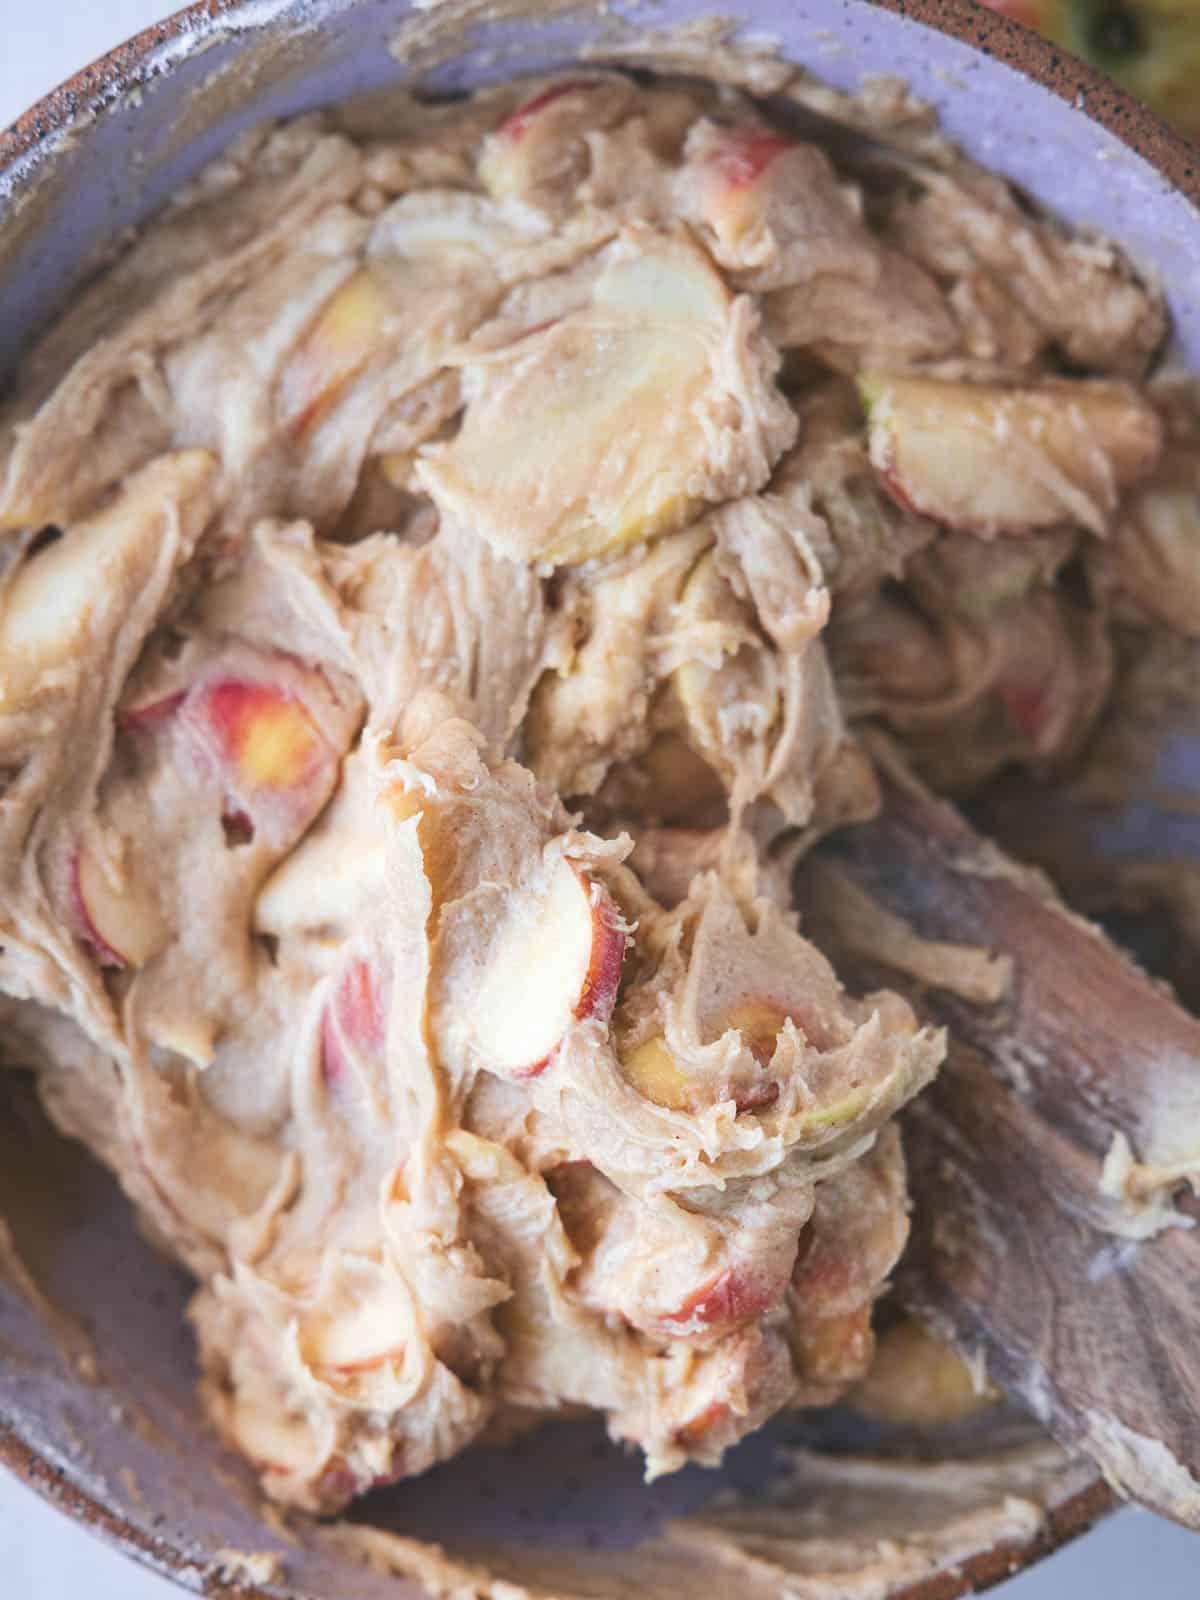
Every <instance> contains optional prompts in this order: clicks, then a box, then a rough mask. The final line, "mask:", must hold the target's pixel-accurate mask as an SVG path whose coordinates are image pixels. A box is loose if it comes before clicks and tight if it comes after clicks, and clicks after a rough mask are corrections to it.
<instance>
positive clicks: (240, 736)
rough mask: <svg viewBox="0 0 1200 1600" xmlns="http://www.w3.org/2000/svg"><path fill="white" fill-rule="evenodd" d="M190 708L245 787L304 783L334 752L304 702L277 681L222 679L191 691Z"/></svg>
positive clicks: (271, 787)
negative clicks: (196, 691) (277, 683)
mask: <svg viewBox="0 0 1200 1600" xmlns="http://www.w3.org/2000/svg"><path fill="white" fill-rule="evenodd" d="M189 710H190V711H192V712H193V713H194V715H195V716H196V718H197V719H198V720H199V721H200V722H201V723H203V724H204V725H205V726H206V727H207V729H208V730H209V731H210V734H211V738H212V741H213V743H214V745H215V747H216V751H217V753H218V755H219V756H220V758H221V760H222V761H223V762H224V763H225V764H226V765H227V766H228V767H229V768H230V770H231V772H232V774H233V775H234V777H235V780H236V782H237V785H238V787H239V789H240V790H243V791H249V792H250V793H254V792H255V791H262V790H265V791H268V792H270V791H281V790H289V789H296V788H299V787H300V786H301V785H302V784H304V783H305V782H306V781H307V780H309V779H311V778H312V777H313V776H314V775H315V774H316V773H317V771H318V770H319V769H320V768H321V766H322V765H323V763H324V762H325V761H326V760H327V758H328V755H329V746H328V745H327V743H326V741H325V739H324V738H323V736H322V734H321V732H320V730H319V729H318V727H317V725H316V723H315V722H314V721H313V719H312V717H311V716H310V715H309V713H308V712H307V711H306V710H305V708H304V706H303V705H301V703H300V702H299V700H297V699H295V698H293V696H291V695H290V694H288V693H286V692H285V691H284V690H282V689H280V688H277V687H276V686H275V685H274V684H271V683H261V682H255V681H251V680H247V679H243V678H222V679H218V680H217V681H215V682H213V683H210V684H207V685H205V686H204V687H203V688H201V689H200V690H199V692H198V693H197V694H196V695H194V696H193V697H191V700H190V704H189Z"/></svg>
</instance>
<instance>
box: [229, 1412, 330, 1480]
mask: <svg viewBox="0 0 1200 1600" xmlns="http://www.w3.org/2000/svg"><path fill="white" fill-rule="evenodd" d="M228 1424H229V1431H230V1432H231V1433H232V1435H233V1437H234V1440H235V1442H236V1444H237V1447H238V1449H239V1450H240V1451H241V1452H242V1454H243V1455H244V1456H245V1457H246V1458H247V1460H248V1461H250V1462H251V1463H252V1464H253V1466H255V1467H256V1468H257V1470H258V1471H259V1472H283V1473H296V1472H305V1471H307V1470H308V1469H309V1468H311V1467H312V1466H314V1465H315V1463H316V1460H317V1444H316V1440H315V1438H314V1437H313V1433H312V1429H311V1428H310V1427H309V1426H308V1424H307V1423H306V1422H305V1421H304V1420H303V1419H302V1418H299V1417H285V1416H281V1415H280V1414H279V1412H278V1410H277V1409H276V1408H274V1407H271V1406H267V1405H264V1404H259V1405H255V1404H253V1403H252V1402H251V1401H249V1400H235V1401H234V1403H233V1405H232V1406H231V1408H230V1411H229V1414H228Z"/></svg>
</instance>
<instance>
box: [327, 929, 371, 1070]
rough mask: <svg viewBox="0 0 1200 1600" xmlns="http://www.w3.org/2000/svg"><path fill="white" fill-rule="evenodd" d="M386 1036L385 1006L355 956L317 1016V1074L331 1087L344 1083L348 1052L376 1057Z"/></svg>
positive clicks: (366, 966)
mask: <svg viewBox="0 0 1200 1600" xmlns="http://www.w3.org/2000/svg"><path fill="white" fill-rule="evenodd" d="M386 1037H387V1008H386V1004H385V1001H384V997H383V993H382V991H381V989H380V985H379V980H378V978H377V976H376V974H375V972H374V970H373V969H372V967H371V966H370V964H369V963H368V962H366V961H364V960H362V958H361V957H356V958H355V959H354V960H352V961H351V962H350V963H349V965H348V966H347V967H346V969H345V970H344V972H343V973H342V975H341V977H340V978H339V979H338V981H337V984H336V985H335V987H334V991H333V997H332V999H331V1000H330V1002H329V1004H328V1005H327V1006H326V1008H325V1013H324V1015H323V1016H322V1018H321V1074H322V1076H323V1077H324V1079H325V1082H326V1083H327V1084H329V1085H330V1087H331V1088H340V1087H342V1086H343V1085H345V1084H346V1082H347V1081H348V1079H349V1077H350V1073H351V1056H352V1055H356V1056H367V1057H376V1056H378V1055H379V1053H380V1051H381V1050H382V1048H383V1044H384V1040H385V1038H386Z"/></svg>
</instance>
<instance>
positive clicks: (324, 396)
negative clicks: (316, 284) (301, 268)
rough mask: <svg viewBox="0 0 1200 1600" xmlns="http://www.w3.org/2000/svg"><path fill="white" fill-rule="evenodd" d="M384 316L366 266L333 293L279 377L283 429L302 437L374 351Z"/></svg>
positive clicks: (386, 311) (379, 294) (377, 287)
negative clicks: (300, 434) (302, 433)
mask: <svg viewBox="0 0 1200 1600" xmlns="http://www.w3.org/2000/svg"><path fill="white" fill-rule="evenodd" d="M389 312H390V307H389V304H388V300H387V296H386V295H385V294H384V292H383V290H382V288H381V287H380V285H379V283H378V281H377V280H376V278H375V277H374V276H373V274H372V273H371V271H370V270H369V269H368V268H366V267H362V268H360V269H359V270H358V271H357V272H355V273H354V274H353V275H352V276H351V277H349V278H348V279H347V280H346V282H345V283H343V284H342V285H341V287H340V288H338V289H336V290H334V292H333V294H332V295H330V297H329V299H328V300H327V301H326V302H325V304H324V306H323V307H322V308H321V310H320V311H319V312H318V314H317V316H316V318H315V320H314V321H313V322H312V323H310V325H309V327H308V330H307V332H306V333H305V334H304V335H303V337H302V338H301V340H300V343H299V344H298V345H297V346H296V348H295V350H294V351H293V352H292V354H291V356H290V358H289V360H288V362H287V365H286V366H285V367H284V369H283V372H282V373H281V374H280V378H279V405H280V412H281V415H282V418H283V422H284V425H285V426H286V427H288V428H290V429H291V430H292V431H293V432H295V433H301V432H303V431H304V430H305V429H306V428H308V427H311V426H312V424H313V423H314V422H316V421H317V420H318V419H319V418H320V416H321V415H322V414H323V413H324V412H325V411H326V410H327V409H328V407H329V406H330V405H332V403H333V401H334V400H335V399H336V398H337V396H338V393H339V392H340V391H341V390H342V389H343V388H344V387H345V385H346V384H347V383H348V382H349V381H350V379H351V378H353V377H354V375H355V373H357V372H359V371H360V370H361V369H362V368H363V367H364V366H366V364H367V362H368V360H369V359H370V357H371V355H372V353H373V352H374V351H375V350H377V349H378V348H379V344H380V339H381V335H382V332H383V328H384V324H385V322H386V321H387V318H388V315H389Z"/></svg>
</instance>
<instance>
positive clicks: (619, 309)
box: [416, 229, 796, 563]
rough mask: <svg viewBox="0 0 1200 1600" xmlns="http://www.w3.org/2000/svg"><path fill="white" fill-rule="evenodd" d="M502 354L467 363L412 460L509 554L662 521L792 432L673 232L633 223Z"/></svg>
mask: <svg viewBox="0 0 1200 1600" xmlns="http://www.w3.org/2000/svg"><path fill="white" fill-rule="evenodd" d="M629 244H632V249H630V248H629V247H628V246H629ZM739 343H740V345H741V348H740V349H737V350H736V351H735V350H734V348H733V347H735V346H736V345H738V344H739ZM507 354H508V357H509V359H507V360H505V361H498V360H496V359H492V360H489V361H488V362H487V363H486V364H483V365H480V366H479V367H477V368H474V369H472V370H471V371H470V372H469V374H468V378H467V387H468V390H469V392H472V393H473V394H474V396H475V398H474V399H473V400H472V401H471V403H470V405H469V406H468V408H467V412H466V416H465V418H464V421H463V425H462V429H461V431H460V432H459V434H458V435H457V437H456V438H455V439H453V440H452V441H450V442H449V443H448V444H446V445H444V446H431V447H429V448H428V453H427V454H426V455H425V456H424V457H423V458H422V459H420V460H419V461H418V463H417V467H416V472H417V476H418V479H419V480H420V482H421V483H422V485H423V486H424V487H425V488H426V489H427V490H428V492H429V493H430V495H431V496H432V497H433V499H434V501H435V503H436V504H437V505H438V507H439V509H440V510H441V511H442V512H443V513H444V514H446V515H449V516H452V517H454V518H456V519H457V520H459V521H461V522H462V523H464V525H466V526H468V527H474V528H476V529H477V530H478V531H479V533H481V534H482V535H483V537H484V538H486V539H487V540H488V541H489V542H490V543H491V544H492V545H493V546H494V547H495V549H496V550H498V551H499V552H500V553H501V554H502V555H505V556H508V557H509V558H510V559H513V560H519V561H539V562H540V561H545V562H553V563H561V562H576V561H585V560H587V559H589V558H590V557H593V556H598V555H602V554H604V553H606V552H611V551H617V550H621V549H624V548H627V547H629V546H631V545H635V544H637V543H639V542H641V541H642V540H646V539H652V538H655V537H657V536H658V535H660V534H664V533H668V532H672V531H674V530H676V529H678V528H680V527H682V526H683V525H684V524H685V523H686V522H688V521H690V520H691V519H692V517H693V516H694V515H695V513H696V511H697V509H698V508H699V507H700V506H701V505H702V504H703V503H704V502H706V501H709V500H719V499H723V498H726V497H727V496H730V495H740V494H746V493H751V492H753V491H754V490H755V489H756V488H758V487H760V486H761V484H762V483H763V482H764V481H765V480H766V478H767V476H768V474H769V473H770V470H771V468H772V466H773V464H774V462H775V460H776V459H777V458H778V456H779V454H780V453H781V452H782V450H783V449H785V448H786V447H787V444H788V443H789V442H790V440H791V438H792V437H793V436H794V433H795V428H796V422H795V417H794V415H793V414H792V413H791V411H790V408H789V407H788V406H787V405H786V402H784V401H783V399H782V397H781V396H780V395H779V394H778V393H777V392H776V391H775V389H774V385H773V383H772V382H771V378H772V377H773V373H774V369H775V365H776V364H777V358H776V357H775V356H774V353H773V352H772V351H769V350H768V348H767V347H766V345H765V343H762V342H760V336H759V335H758V332H757V329H756V328H755V327H754V326H753V324H751V323H749V322H747V320H746V319H745V318H744V317H743V315H742V314H741V312H740V310H739V309H738V308H737V307H736V305H735V302H734V301H733V298H732V296H731V295H730V293H729V291H728V290H727V289H726V287H725V285H724V284H723V283H722V281H721V279H720V278H719V276H718V275H717V274H716V272H714V270H713V269H712V267H711V266H710V265H709V263H708V262H707V261H706V259H705V258H704V257H703V256H702V254H701V253H700V251H699V250H697V249H696V248H695V246H693V245H692V244H690V243H689V242H688V241H687V240H685V239H684V238H682V237H674V236H668V235H665V234H661V233H657V232H654V231H653V230H650V229H640V230H632V231H631V237H630V239H629V240H628V241H625V240H623V241H622V242H620V243H619V244H618V245H616V246H614V247H613V249H612V252H611V253H610V255H609V258H608V260H607V262H606V264H605V266H604V268H603V270H602V271H601V273H600V276H599V278H598V279H597V282H596V285H595V288H594V289H593V292H592V299H591V303H590V304H589V305H587V306H586V307H584V308H582V309H579V310H577V311H573V312H570V313H568V314H567V315H566V316H564V317H562V318H560V319H559V320H558V321H557V322H555V323H554V324H553V325H552V326H551V327H549V328H547V329H545V330H543V331H542V332H540V333H535V334H531V335H528V336H527V337H525V338H524V339H522V340H521V341H520V342H519V343H518V344H516V345H514V346H513V347H511V350H510V351H509V352H507ZM731 361H732V362H734V363H735V364H736V371H737V379H736V382H732V381H731V378H730V372H731V370H732V368H731V366H730V362H731Z"/></svg>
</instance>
